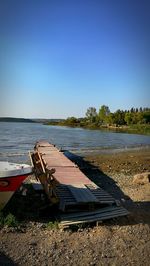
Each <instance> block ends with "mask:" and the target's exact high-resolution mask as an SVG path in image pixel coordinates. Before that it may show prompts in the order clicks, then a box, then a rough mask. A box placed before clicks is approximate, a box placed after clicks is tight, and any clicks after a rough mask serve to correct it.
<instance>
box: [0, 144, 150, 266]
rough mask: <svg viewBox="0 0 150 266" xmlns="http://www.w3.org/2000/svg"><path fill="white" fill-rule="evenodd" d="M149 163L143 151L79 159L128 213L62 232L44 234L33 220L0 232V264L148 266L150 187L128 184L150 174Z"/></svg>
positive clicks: (149, 156) (47, 230) (43, 225)
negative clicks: (136, 176)
mask: <svg viewBox="0 0 150 266" xmlns="http://www.w3.org/2000/svg"><path fill="white" fill-rule="evenodd" d="M149 162H150V150H149V149H145V150H142V149H140V150H137V151H126V152H121V153H113V154H101V155H92V156H91V155H90V156H86V157H85V158H84V160H79V161H78V163H79V165H80V167H81V168H82V171H83V172H84V173H85V174H86V175H87V176H88V177H89V178H91V179H92V181H94V182H95V183H96V184H98V185H99V186H101V187H102V188H104V189H105V190H106V191H108V192H109V193H110V194H112V195H113V196H114V197H115V198H116V199H118V200H120V201H121V203H122V205H123V206H125V207H126V208H127V209H128V210H129V212H130V214H129V215H128V216H127V217H120V218H115V219H111V220H109V221H105V222H103V223H101V224H100V225H98V226H96V225H95V224H91V225H87V226H85V227H79V228H76V229H67V230H61V229H57V228H55V229H50V228H48V227H47V223H46V222H45V221H43V220H42V219H38V216H37V217H36V216H33V217H32V219H28V221H27V222H26V223H24V224H22V225H21V226H20V227H19V228H18V229H17V230H16V229H14V228H6V227H4V228H2V229H1V230H0V254H1V256H0V265H37V266H38V265H39V266H40V265H43V266H44V265H45V266H46V265H50V266H51V265H52V266H53V265H54V266H55V265H65V266H66V265H77V266H80V265H82V266H83V265H85V266H86V265H110V266H112V265H114V266H117V265H118V266H120V265H136V266H140V265H141V266H143V265H144V266H149V265H150V183H149V184H145V185H135V184H133V183H132V179H133V176H134V174H137V173H142V172H147V171H150V163H149ZM26 201H28V199H26ZM37 202H38V201H37ZM37 202H36V200H35V199H33V201H32V204H31V202H28V203H27V204H28V205H34V206H36V208H37V205H38V204H36V203H37ZM17 208H19V206H18V207H17ZM28 208H29V206H28ZM29 218H30V217H29Z"/></svg>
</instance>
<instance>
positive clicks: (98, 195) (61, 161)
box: [32, 141, 128, 225]
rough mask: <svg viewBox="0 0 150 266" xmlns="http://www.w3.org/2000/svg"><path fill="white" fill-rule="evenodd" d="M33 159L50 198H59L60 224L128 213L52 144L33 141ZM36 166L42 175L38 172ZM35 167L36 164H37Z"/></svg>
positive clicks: (103, 218)
mask: <svg viewBox="0 0 150 266" xmlns="http://www.w3.org/2000/svg"><path fill="white" fill-rule="evenodd" d="M32 161H33V164H34V167H35V169H36V168H37V171H36V172H37V177H38V178H39V179H40V182H41V183H42V185H43V187H44V189H45V192H46V193H47V195H48V197H49V199H50V200H51V198H53V197H54V196H55V197H56V198H57V199H58V205H59V210H60V211H62V212H63V213H64V214H62V215H61V224H62V225H65V224H66V225H70V224H74V223H75V224H77V223H82V222H92V221H100V220H105V219H109V218H113V217H118V216H123V215H127V214H128V212H127V210H126V209H124V208H123V207H121V206H118V202H116V200H115V199H114V198H113V197H112V196H111V195H109V194H108V193H107V192H106V191H104V190H103V189H102V188H100V187H98V186H97V185H96V184H95V183H93V182H92V181H91V180H90V179H89V178H87V176H85V175H84V174H83V173H82V172H81V170H80V169H79V167H78V166H77V165H76V164H75V163H74V162H72V161H71V160H70V159H68V158H67V157H66V156H65V155H64V153H63V152H61V151H60V150H59V149H57V148H56V147H55V146H54V145H53V144H50V143H48V142H45V141H41V142H38V143H36V145H35V149H34V153H33V154H32ZM39 165H40V167H41V169H42V172H43V174H44V175H46V176H47V177H48V178H47V179H46V180H45V178H44V176H43V175H41V172H40V174H39V172H38V169H39ZM37 166H38V167H37Z"/></svg>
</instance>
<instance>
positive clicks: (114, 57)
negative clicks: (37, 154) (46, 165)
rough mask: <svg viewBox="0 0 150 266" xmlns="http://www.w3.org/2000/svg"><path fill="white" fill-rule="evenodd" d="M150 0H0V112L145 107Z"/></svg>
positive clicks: (149, 91) (56, 114)
mask: <svg viewBox="0 0 150 266" xmlns="http://www.w3.org/2000/svg"><path fill="white" fill-rule="evenodd" d="M149 14H150V1H149V0H147V1H146V0H68V1H66V0H48V1H46V0H1V1H0V89H1V96H0V116H13V117H27V118H33V117H41V118H42V117H43V118H65V117H68V116H76V117H82V116H84V115H85V112H86V109H87V108H88V107H89V106H93V107H96V108H97V110H98V109H99V107H100V106H101V105H103V104H105V105H108V106H109V107H110V109H111V111H115V110H117V109H119V108H120V109H129V108H131V107H132V106H133V107H140V106H142V107H144V106H145V107H146V106H147V107H149V106H150V105H149V103H150V15H149Z"/></svg>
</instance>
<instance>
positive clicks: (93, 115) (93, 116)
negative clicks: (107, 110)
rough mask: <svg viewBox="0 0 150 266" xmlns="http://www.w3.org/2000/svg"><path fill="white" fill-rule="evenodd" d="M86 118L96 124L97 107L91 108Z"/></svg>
mask: <svg viewBox="0 0 150 266" xmlns="http://www.w3.org/2000/svg"><path fill="white" fill-rule="evenodd" d="M85 115H86V117H87V119H88V120H89V121H90V122H91V123H94V122H95V121H96V117H97V112H96V108H95V107H89V108H88V109H87V111H86V114H85Z"/></svg>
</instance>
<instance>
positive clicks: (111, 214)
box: [60, 207, 129, 225]
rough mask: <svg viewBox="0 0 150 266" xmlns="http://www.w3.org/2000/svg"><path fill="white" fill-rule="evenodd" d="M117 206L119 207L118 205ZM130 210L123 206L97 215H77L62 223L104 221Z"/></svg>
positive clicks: (126, 213) (125, 213)
mask: <svg viewBox="0 0 150 266" xmlns="http://www.w3.org/2000/svg"><path fill="white" fill-rule="evenodd" d="M116 208H117V207H116ZM128 214H129V212H128V211H127V210H126V209H124V208H123V207H122V209H119V210H117V209H116V210H113V211H111V212H107V211H106V212H103V213H99V214H96V215H90V214H89V216H83V217H76V218H72V220H71V219H70V220H64V221H61V222H60V224H63V225H69V224H77V223H78V224H79V223H86V222H94V221H102V220H107V219H110V218H114V217H118V216H125V215H128Z"/></svg>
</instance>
